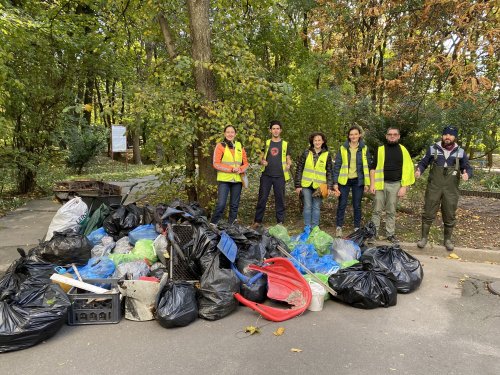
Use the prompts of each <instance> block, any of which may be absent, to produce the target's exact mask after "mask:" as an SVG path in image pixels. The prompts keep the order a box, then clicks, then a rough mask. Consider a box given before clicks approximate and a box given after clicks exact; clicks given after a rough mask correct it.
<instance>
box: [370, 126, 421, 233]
mask: <svg viewBox="0 0 500 375" xmlns="http://www.w3.org/2000/svg"><path fill="white" fill-rule="evenodd" d="M385 138H386V144H385V145H383V146H379V148H378V150H377V152H375V153H374V155H373V160H372V164H371V166H370V192H371V193H372V194H375V200H374V207H373V214H372V222H373V223H374V224H375V227H376V229H377V233H379V227H380V217H381V215H382V211H384V210H385V213H386V217H385V229H386V232H387V240H389V241H391V242H392V243H398V242H399V241H398V240H397V238H396V235H395V231H396V206H397V204H398V199H399V198H401V197H403V196H404V195H405V194H406V191H407V188H408V186H410V185H412V184H413V183H414V182H415V176H414V172H413V162H412V160H411V156H410V153H409V152H408V150H407V149H406V147H404V146H403V145H402V144H400V143H399V139H400V133H399V129H397V128H394V127H390V128H389V129H387V132H386V135H385ZM370 242H372V241H370Z"/></svg>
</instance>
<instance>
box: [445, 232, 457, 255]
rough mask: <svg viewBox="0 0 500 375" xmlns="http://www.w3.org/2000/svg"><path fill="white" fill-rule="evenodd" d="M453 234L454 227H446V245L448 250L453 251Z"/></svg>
mask: <svg viewBox="0 0 500 375" xmlns="http://www.w3.org/2000/svg"><path fill="white" fill-rule="evenodd" d="M452 234H453V227H444V247H446V250H448V251H453V249H454V248H455V246H454V245H453V242H451V235H452Z"/></svg>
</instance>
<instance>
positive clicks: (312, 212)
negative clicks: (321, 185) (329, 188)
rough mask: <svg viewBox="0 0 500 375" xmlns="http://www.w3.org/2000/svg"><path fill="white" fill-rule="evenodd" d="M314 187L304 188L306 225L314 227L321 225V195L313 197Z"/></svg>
mask: <svg viewBox="0 0 500 375" xmlns="http://www.w3.org/2000/svg"><path fill="white" fill-rule="evenodd" d="M314 190H315V189H313V188H311V187H308V188H302V197H303V198H304V210H303V211H302V214H303V215H304V225H305V226H310V227H311V228H314V227H316V226H318V225H319V214H320V211H321V201H322V200H323V199H322V198H321V197H313V196H312V195H313V193H314Z"/></svg>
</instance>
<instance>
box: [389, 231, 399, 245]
mask: <svg viewBox="0 0 500 375" xmlns="http://www.w3.org/2000/svg"><path fill="white" fill-rule="evenodd" d="M387 241H389V242H392V243H393V244H394V245H397V244H398V243H399V240H398V239H397V238H396V236H395V235H394V234H391V235H390V236H389V237H387Z"/></svg>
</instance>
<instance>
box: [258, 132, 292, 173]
mask: <svg viewBox="0 0 500 375" xmlns="http://www.w3.org/2000/svg"><path fill="white" fill-rule="evenodd" d="M270 144H271V140H270V139H268V140H267V141H266V150H265V151H264V159H266V158H267V153H268V152H269V145H270ZM281 146H282V147H281V164H282V165H283V173H284V174H285V181H288V180H289V179H290V173H288V171H287V170H286V150H287V147H288V142H287V141H283V143H282V145H281ZM264 169H266V167H265V166H262V168H261V169H260V171H261V172H264Z"/></svg>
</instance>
